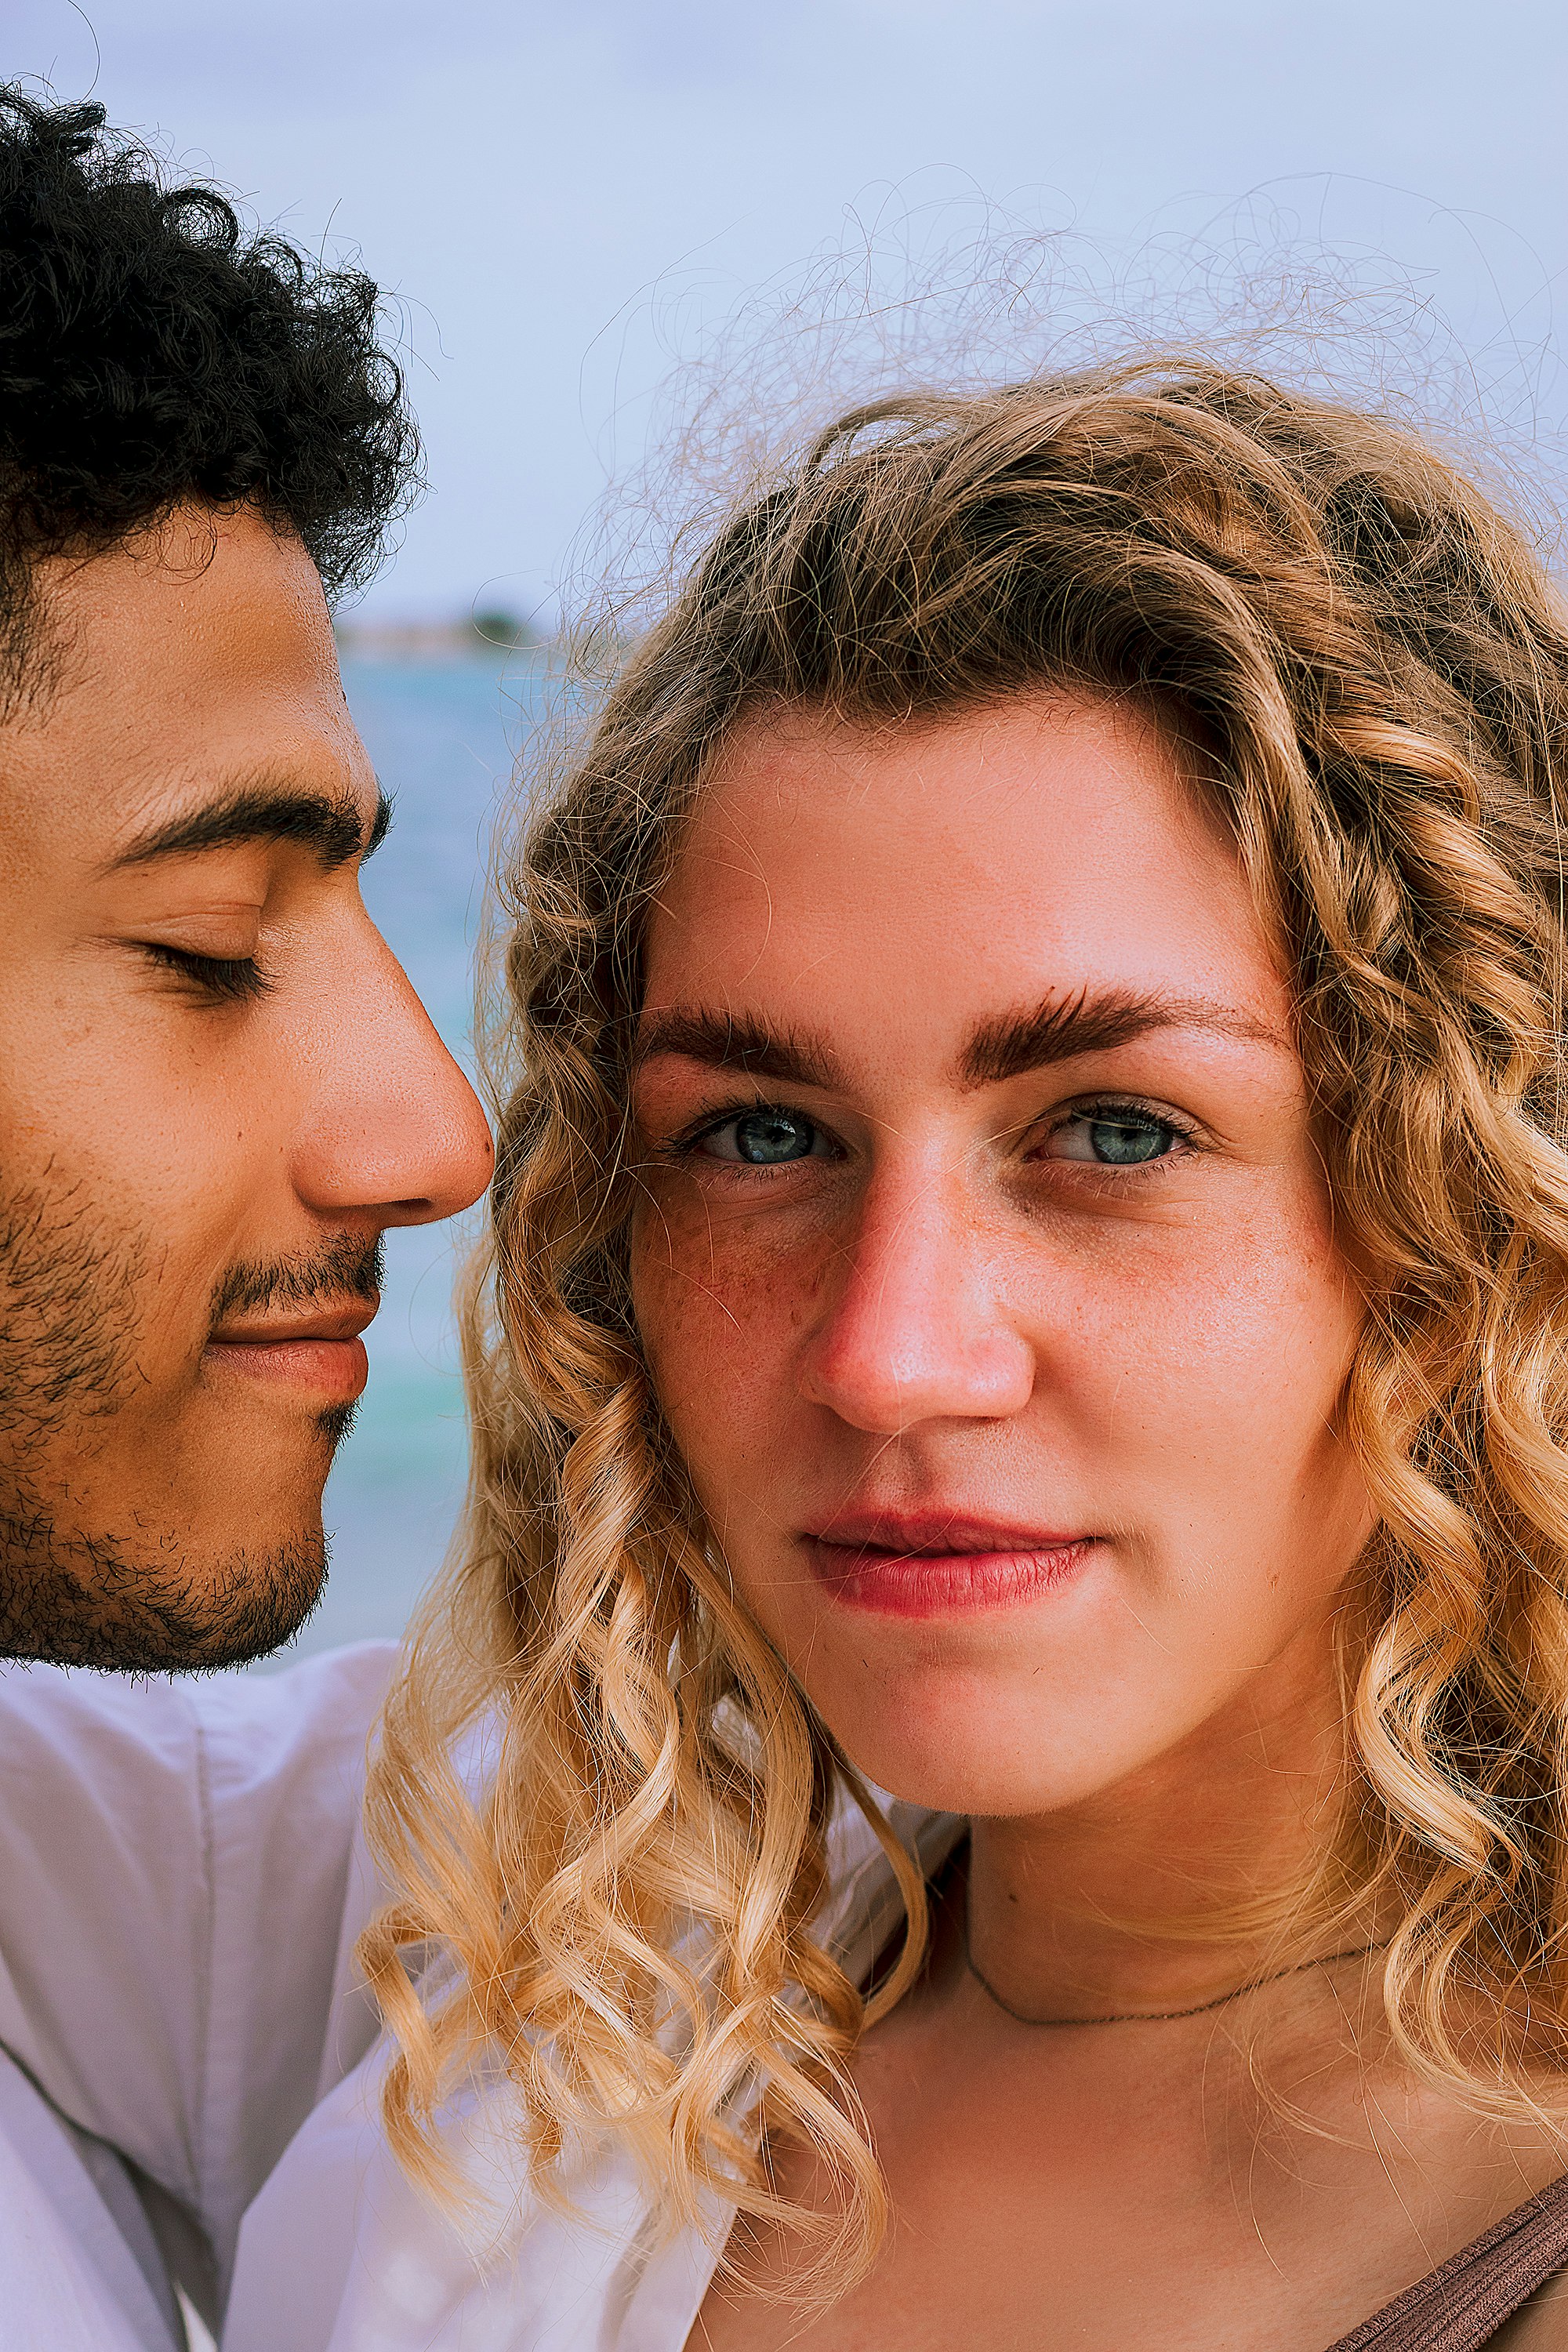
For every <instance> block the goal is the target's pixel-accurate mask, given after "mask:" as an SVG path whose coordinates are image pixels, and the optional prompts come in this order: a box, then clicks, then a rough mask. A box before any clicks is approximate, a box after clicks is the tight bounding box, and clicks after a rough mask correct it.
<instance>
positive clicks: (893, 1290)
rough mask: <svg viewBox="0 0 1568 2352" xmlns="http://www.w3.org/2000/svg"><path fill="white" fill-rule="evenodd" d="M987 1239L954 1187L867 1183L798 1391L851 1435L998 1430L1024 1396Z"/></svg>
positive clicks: (959, 1186) (1019, 1344) (1027, 1383)
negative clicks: (946, 1424) (957, 1425)
mask: <svg viewBox="0 0 1568 2352" xmlns="http://www.w3.org/2000/svg"><path fill="white" fill-rule="evenodd" d="M1034 1385H1035V1357H1034V1349H1033V1348H1032V1346H1031V1345H1030V1343H1029V1341H1028V1339H1026V1337H1025V1335H1024V1333H1023V1332H1022V1331H1021V1330H1020V1329H1019V1328H1017V1326H1016V1323H1015V1321H1014V1320H1013V1318H1012V1317H1011V1316H1010V1314H1009V1312H1008V1309H1007V1305H1006V1301H1005V1295H1004V1286H1003V1282H1002V1279H1001V1268H1000V1267H999V1265H998V1264H997V1262H996V1253H995V1251H994V1247H993V1244H992V1242H991V1238H990V1236H989V1235H988V1234H986V1233H985V1231H984V1225H983V1222H982V1220H981V1218H980V1217H979V1216H978V1215H977V1213H976V1204H975V1203H974V1202H973V1201H972V1200H971V1199H970V1198H969V1196H968V1193H967V1191H966V1189H965V1187H964V1186H963V1182H962V1181H961V1180H959V1179H958V1178H956V1177H953V1176H951V1175H950V1176H949V1177H948V1178H946V1179H945V1180H944V1179H942V1177H940V1176H931V1175H927V1176H924V1177H922V1176H921V1174H919V1173H918V1172H915V1171H911V1173H910V1175H908V1176H906V1177H903V1178H901V1179H900V1178H898V1177H896V1176H893V1175H891V1174H889V1175H884V1176H879V1177H874V1178H873V1179H872V1181H871V1182H870V1184H869V1185H868V1189H867V1192H866V1193H865V1194H864V1195H863V1197H862V1201H861V1203H860V1207H859V1212H858V1220H857V1223H856V1226H855V1229H854V1230H853V1232H852V1233H850V1234H848V1235H847V1237H846V1239H845V1244H844V1253H843V1255H842V1257H841V1259H840V1261H839V1264H838V1270H837V1280H836V1281H834V1282H830V1285H829V1289H828V1294H827V1297H826V1303H825V1307H824V1311H823V1314H822V1318H821V1320H820V1322H819V1324H818V1326H817V1328H816V1331H815V1332H814V1334H813V1335H812V1338H811V1340H810V1342H809V1344H808V1347H807V1350H806V1360H805V1377H804V1381H803V1386H804V1389H805V1393H806V1395H807V1396H809V1397H810V1398H811V1399H812V1400H813V1402H816V1403H818V1404H824V1405H826V1406H828V1407H829V1408H830V1410H831V1411H832V1412H835V1413H836V1414H837V1416H838V1417H839V1419H840V1420H842V1421H845V1422H847V1423H850V1424H851V1425H852V1426H853V1427H855V1428H857V1429H865V1430H870V1431H874V1432H877V1433H881V1434H885V1435H889V1436H892V1435H896V1434H898V1433H900V1432H901V1431H904V1430H907V1429H909V1428H910V1427H911V1426H913V1425H914V1424H916V1423H921V1422H930V1421H944V1420H960V1421H999V1420H1005V1419H1007V1418H1008V1417H1009V1416H1010V1415H1011V1414H1013V1413H1016V1412H1022V1410H1023V1408H1024V1407H1025V1405H1026V1404H1027V1402H1028V1401H1029V1398H1030V1396H1031V1395H1032V1393H1033V1391H1034Z"/></svg>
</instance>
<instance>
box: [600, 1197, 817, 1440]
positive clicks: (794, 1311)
mask: <svg viewBox="0 0 1568 2352" xmlns="http://www.w3.org/2000/svg"><path fill="white" fill-rule="evenodd" d="M810 1255H816V1253H814V1252H810V1251H803V1249H802V1248H801V1246H800V1245H799V1243H798V1240H797V1241H796V1242H795V1243H794V1244H792V1243H790V1242H786V1241H785V1240H784V1237H783V1236H781V1235H780V1234H778V1233H777V1232H776V1230H774V1227H773V1221H772V1220H770V1219H767V1218H765V1217H763V1216H757V1215H749V1214H747V1213H745V1211H744V1210H743V1209H740V1208H737V1207H736V1206H734V1205H733V1204H731V1203H728V1202H712V1201H710V1199H709V1198H708V1196H707V1195H706V1194H705V1193H704V1192H701V1191H700V1188H699V1187H698V1186H697V1185H696V1184H695V1183H693V1182H692V1181H690V1180H689V1179H680V1178H675V1179H672V1180H668V1181H667V1182H666V1183H665V1184H663V1185H661V1186H660V1187H659V1189H658V1192H655V1193H654V1194H653V1195H652V1196H651V1197H650V1198H649V1199H648V1200H647V1202H645V1203H644V1204H643V1206H642V1207H641V1208H639V1210H638V1212H637V1215H636V1217H635V1219H634V1222H633V1228H632V1249H631V1274H632V1304H633V1309H634V1312H635V1314H636V1316H637V1328H638V1330H639V1331H640V1333H641V1335H642V1341H643V1347H644V1349H645V1351H646V1353H647V1360H648V1367H649V1370H651V1372H652V1374H653V1379H654V1385H655V1387H656V1389H657V1390H658V1395H659V1401H660V1403H661V1404H662V1405H663V1408H664V1411H665V1414H666V1417H667V1419H668V1421H669V1422H670V1424H671V1426H672V1428H674V1429H675V1431H676V1434H677V1437H678V1439H679V1440H680V1441H681V1443H682V1444H683V1445H684V1444H686V1443H687V1442H688V1439H689V1438H690V1439H695V1440H697V1442H698V1444H700V1442H701V1437H702V1435H703V1434H704V1433H705V1424H707V1423H723V1422H724V1421H726V1420H730V1419H732V1418H733V1416H734V1415H735V1414H736V1413H737V1412H738V1411H743V1410H744V1407H745V1405H746V1403H747V1402H749V1401H752V1402H755V1403H756V1404H757V1405H758V1406H759V1408H761V1409H772V1408H773V1406H774V1405H775V1404H776V1402H777V1401H778V1400H779V1398H780V1396H781V1393H782V1392H783V1391H784V1390H786V1389H787V1387H788V1384H789V1380H790V1366H791V1363H792V1360H793V1356H794V1350H795V1342H796V1339H797V1337H798V1335H799V1333H800V1331H801V1328H802V1327H803V1325H804V1324H805V1320H806V1318H807V1314H808V1304H809V1299H810V1297H811V1296H812V1295H813V1293H814V1291H815V1288H816V1279H815V1270H814V1268H813V1267H812V1266H810V1265H807V1264H806V1263H805V1258H806V1257H807V1256H810ZM682 1424H684V1427H683V1426H682ZM703 1450H706V1449H705V1448H704V1449H703Z"/></svg>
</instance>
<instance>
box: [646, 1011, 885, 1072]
mask: <svg viewBox="0 0 1568 2352" xmlns="http://www.w3.org/2000/svg"><path fill="white" fill-rule="evenodd" d="M656 1054H675V1055H679V1056H680V1058H681V1060H683V1061H687V1062H706V1063H707V1064H708V1065H709V1066H710V1068H713V1069H720V1070H744V1071H745V1072H746V1074H747V1075H748V1076H752V1077H759V1078H783V1079H784V1080H785V1081H786V1082H787V1083H788V1084H789V1085H792V1086H797V1087H821V1088H823V1089H824V1090H831V1089H832V1088H835V1087H839V1086H841V1085H842V1084H843V1074H842V1066H841V1065H840V1063H839V1061H838V1058H837V1055H835V1053H834V1051H833V1049H832V1047H831V1046H830V1045H828V1044H827V1042H826V1039H824V1038H822V1037H818V1036H813V1035H810V1034H807V1033H805V1032H804V1031H801V1030H789V1031H779V1030H774V1029H769V1028H767V1027H766V1026H765V1025H764V1024H763V1023H761V1022H759V1021H754V1020H750V1019H748V1018H747V1017H746V1015H745V1014H744V1013H720V1012H712V1011H710V1010H708V1009H707V1008H706V1007H702V1006H689V1005H669V1006H667V1007H666V1008H665V1009H664V1010H663V1011H661V1012H658V1013H645V1014H644V1015H643V1018H642V1023H641V1025H640V1027H639V1028H638V1030H637V1044H636V1047H635V1051H634V1059H635V1060H636V1061H637V1063H638V1064H639V1065H640V1064H641V1063H644V1062H647V1061H651V1060H652V1059H653V1057H654V1055H656Z"/></svg>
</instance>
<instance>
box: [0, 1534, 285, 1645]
mask: <svg viewBox="0 0 1568 2352" xmlns="http://www.w3.org/2000/svg"><path fill="white" fill-rule="evenodd" d="M326 1572H327V1544H326V1538H325V1536H324V1535H323V1534H322V1532H321V1528H320V1525H319V1524H318V1526H317V1527H316V1528H313V1529H308V1530H301V1531H300V1533H299V1534H298V1535H296V1536H293V1537H291V1538H286V1539H284V1540H280V1541H279V1542H278V1543H276V1544H275V1545H274V1546H273V1547H272V1548H270V1549H267V1548H260V1549H256V1550H242V1551H237V1552H233V1553H230V1554H227V1555H225V1556H223V1557H221V1558H219V1559H211V1560H205V1561H203V1562H202V1563H201V1564H200V1571H199V1574H193V1572H192V1564H191V1563H190V1562H189V1561H188V1560H187V1559H183V1558H182V1557H181V1555H180V1554H179V1553H177V1552H175V1551H174V1550H173V1549H167V1550H165V1549H157V1550H154V1551H153V1552H152V1553H150V1554H149V1553H146V1552H138V1550H136V1549H132V1547H131V1546H130V1545H128V1544H127V1543H126V1542H125V1541H124V1540H123V1539H122V1538H119V1537H115V1536H89V1535H85V1534H77V1533H72V1534H68V1535H62V1533H61V1531H60V1530H59V1529H58V1528H56V1527H53V1526H50V1525H48V1524H47V1522H40V1520H39V1519H37V1518H28V1519H26V1520H24V1519H22V1518H20V1517H16V1516H13V1515H12V1514H11V1513H5V1514H4V1515H0V1657H6V1658H26V1659H37V1660H41V1661H47V1662H48V1663H49V1664H54V1665H61V1666H95V1667H98V1668H100V1669H102V1670H106V1671H119V1672H129V1673H133V1674H166V1673H174V1674H178V1673H190V1672H192V1671H201V1670H203V1669H211V1668H213V1667H216V1666H239V1665H245V1664H247V1663H248V1662H249V1661H250V1660H251V1659H253V1658H264V1657H266V1656H267V1655H268V1653H269V1652H271V1651H273V1650H277V1649H280V1648H281V1647H282V1645H283V1643H285V1642H287V1641H289V1639H290V1638H291V1636H292V1635H293V1634H295V1633H298V1632H299V1630H300V1626H301V1625H302V1624H303V1623H304V1622H305V1620H306V1619H307V1617H309V1615H310V1612H311V1610H312V1609H314V1607H315V1605H316V1603H317V1601H319V1600H320V1598H321V1586H322V1583H323V1582H324V1580H325V1578H326Z"/></svg>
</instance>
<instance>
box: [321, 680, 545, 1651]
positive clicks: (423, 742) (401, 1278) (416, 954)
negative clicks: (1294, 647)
mask: <svg viewBox="0 0 1568 2352" xmlns="http://www.w3.org/2000/svg"><path fill="white" fill-rule="evenodd" d="M343 683H344V686H345V687H346V688H347V691H348V698H349V702H350V705H351V707H352V709H353V713H354V717H355V719H356V720H357V721H358V724H359V728H360V731H361V733H362V734H363V737H364V740H365V742H366V743H367V745H368V746H369V749H370V754H371V757H372V759H373V760H374V762H375V765H376V770H377V772H378V773H379V775H380V777H381V781H382V784H383V786H384V789H385V790H386V791H387V792H388V793H391V794H392V796H393V799H394V802H395V819H394V824H393V828H392V831H391V833H390V834H389V835H388V836H387V839H386V841H385V843H384V845H383V846H382V848H381V849H380V850H379V851H378V852H377V854H376V856H375V857H374V859H373V860H372V861H371V863H370V865H369V866H366V868H365V873H364V895H365V898H366V901H367V903H368V904H369V906H370V908H371V911H372V913H373V914H374V917H375V919H376V920H377V922H378V923H379V924H380V926H381V928H382V929H383V931H384V933H385V935H386V938H387V939H388V940H390V942H391V944H392V947H393V949H394V950H395V953H396V954H397V956H398V957H399V959H400V960H401V961H402V963H403V965H404V968H405V971H407V972H408V974H409V977H410V978H411V979H412V981H413V982H414V985H415V986H416V989H417V990H418V991H419V993H420V995H421V996H422V997H423V998H424V1000H425V1003H426V1005H428V1007H429V1009H430V1012H431V1014H432V1016H433V1017H434V1019H435V1022H436V1025H437V1028H438V1029H439V1030H440V1032H441V1034H442V1035H443V1036H444V1037H445V1038H446V1040H447V1044H448V1045H450V1046H451V1048H452V1050H453V1052H454V1053H456V1054H457V1055H458V1058H459V1059H460V1060H463V1061H465V1062H467V1060H468V1051H469V1031H470V1016H471V1010H472V984H471V962H472V954H473V948H474V941H475V938H476V935H477V930H478V920H479V908H480V902H481V895H482V888H483V878H484V873H485V868H486V863H487V860H488V857H489V844H490V835H491V831H492V828H493V825H494V822H495V817H496V814H497V812H498V808H499V806H500V800H501V797H502V796H503V795H505V794H508V793H510V791H511V789H512V786H511V782H510V779H511V774H512V769H513V764H514V760H515V757H516V754H517V752H518V751H519V749H520V748H521V743H522V741H523V740H524V739H525V738H526V736H527V734H528V732H529V730H530V728H531V725H532V723H533V722H534V720H535V719H536V717H537V715H538V712H539V708H540V698H541V687H540V677H539V673H538V672H537V670H535V669H534V668H532V667H531V666H530V665H529V663H528V661H527V659H526V658H520V657H513V658H512V659H511V660H510V663H509V666H508V667H507V668H506V670H505V671H504V672H503V671H502V669H501V668H500V665H499V663H498V662H495V661H487V660H485V659H482V658H471V659H470V658H457V659H453V660H449V661H428V662H417V663H407V664H394V663H390V662H386V663H383V662H377V661H369V660H363V659H361V660H349V661H345V663H344V665H343ZM459 1245H460V1243H459V1239H458V1236H457V1235H455V1234H454V1231H453V1229H452V1228H450V1227H443V1226H437V1227H434V1228H431V1229H419V1230H415V1231H409V1232H402V1233H393V1234H388V1236H387V1280H386V1288H385V1292H384V1300H383V1305H382V1309H381V1313H380V1314H379V1315H378V1317H377V1318H376V1320H375V1322H374V1324H373V1325H372V1327H371V1328H370V1331H369V1332H368V1333H367V1335H366V1341H365V1344H366V1346H367V1348H368V1349H369V1351H370V1366H371V1371H370V1386H369V1388H368V1389H367V1390H366V1391H365V1395H364V1399H363V1403H362V1404H361V1407H360V1412H359V1417H358V1419H357V1421H356V1423H355V1425H354V1427H353V1431H352V1432H351V1433H350V1435H349V1437H348V1439H347V1441H346V1443H345V1444H344V1445H343V1447H342V1451H341V1453H340V1454H339V1456H338V1459H337V1463H336V1465H335V1466H334V1468H333V1471H332V1475H331V1480H330V1482H329V1484H328V1487H327V1500H326V1519H327V1527H328V1530H329V1532H330V1535H331V1550H332V1563H331V1573H330V1575H329V1577H328V1580H327V1588H326V1591H325V1593H324V1595H323V1597H322V1600H321V1605H320V1607H319V1608H318V1609H317V1611H316V1613H315V1615H314V1616H313V1617H312V1618H311V1619H310V1622H309V1623H308V1624H307V1625H306V1626H305V1627H304V1629H303V1631H302V1632H301V1633H300V1636H299V1638H298V1640H297V1641H296V1642H294V1643H290V1644H289V1648H288V1649H287V1650H286V1651H284V1652H283V1653H282V1654H281V1655H280V1657H279V1660H278V1662H277V1663H279V1664H287V1663H288V1662H289V1660H290V1659H292V1658H295V1657H299V1656H301V1655H304V1654H308V1653H310V1652H312V1651H316V1650H324V1649H331V1648H333V1647H335V1646H336V1644H337V1643H341V1642H354V1641H360V1640H362V1639H363V1638H364V1637H365V1636H367V1635H370V1634H376V1633H398V1632H399V1631H400V1630H401V1629H402V1626H403V1623H404V1621H405V1618H406V1616H407V1614H408V1611H409V1608H410V1606H411V1604H412V1602H413V1601H414V1598H415V1596H416V1593H417V1592H418V1591H419V1589H420V1587H421V1586H422V1585H423V1584H424V1583H425V1582H426V1580H427V1579H428V1578H429V1577H430V1576H431V1575H432V1574H433V1572H434V1570H435V1569H436V1568H437V1565H438V1563H439V1561H440V1559H441V1555H442V1551H443V1549H444V1548H445V1545H446V1542H447V1537H448V1534H449V1533H450V1530H451V1527H452V1522H453V1519H454V1517H455V1515H456V1511H457V1507H458V1502H459V1500H460V1498H461V1495H462V1488H463V1473H464V1460H465V1448H464V1438H463V1421H462V1393H461V1387H460V1383H459V1381H458V1370H457V1352H456V1348H455V1344H454V1340H453V1335H452V1326H451V1316H450V1307H449V1301H450V1293H451V1282H452V1273H453V1267H454V1264H455V1260H456V1255H457V1251H458V1246H459Z"/></svg>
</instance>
